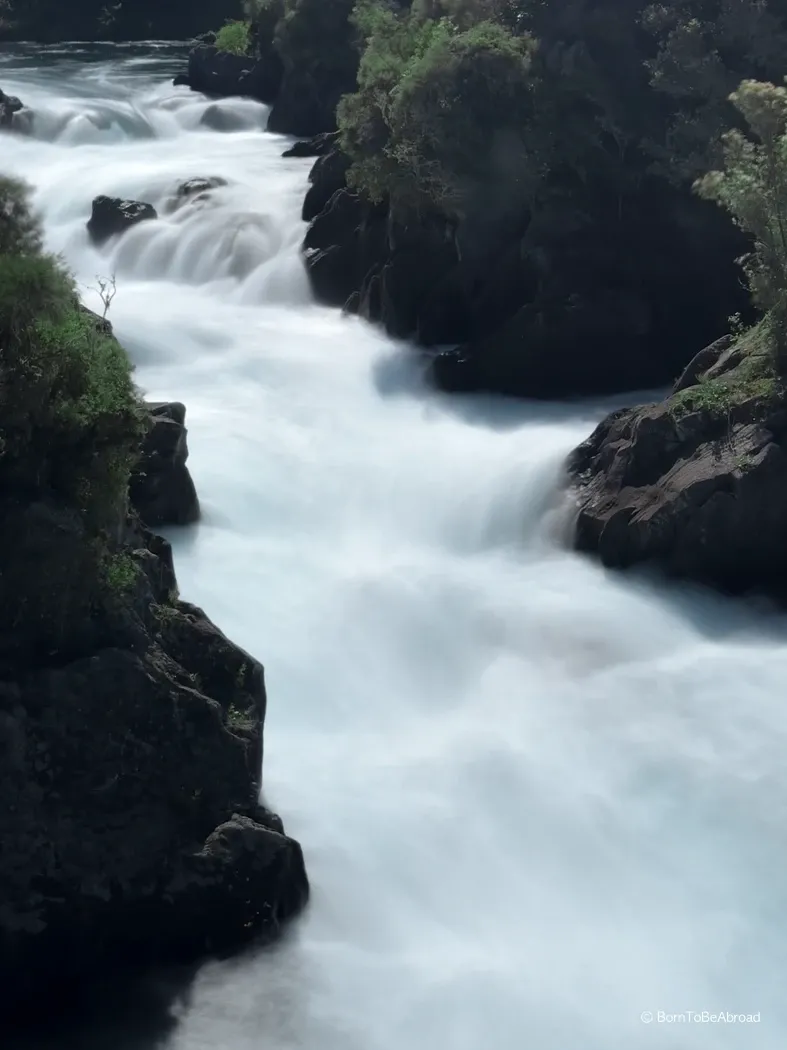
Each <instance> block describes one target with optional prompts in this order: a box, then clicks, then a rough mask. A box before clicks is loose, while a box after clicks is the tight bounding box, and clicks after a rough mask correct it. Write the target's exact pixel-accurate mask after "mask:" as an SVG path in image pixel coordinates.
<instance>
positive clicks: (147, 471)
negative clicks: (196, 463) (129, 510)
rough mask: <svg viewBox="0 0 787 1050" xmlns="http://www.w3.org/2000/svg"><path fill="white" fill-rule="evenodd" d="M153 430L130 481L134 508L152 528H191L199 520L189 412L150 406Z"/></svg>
mask: <svg viewBox="0 0 787 1050" xmlns="http://www.w3.org/2000/svg"><path fill="white" fill-rule="evenodd" d="M148 409H149V411H150V418H151V427H150V430H149V431H148V434H147V437H146V438H145V443H144V446H143V449H142V457H141V459H140V462H139V467H138V468H137V471H136V472H135V473H134V475H133V476H132V478H131V484H130V487H129V495H130V498H131V502H132V505H133V506H134V508H135V510H136V511H137V513H138V514H139V516H140V517H141V518H142V520H143V521H144V522H145V524H146V525H149V526H151V527H154V528H155V527H158V526H161V525H190V524H191V523H192V522H195V521H197V520H198V519H199V515H200V508H199V499H198V498H197V492H196V489H195V487H194V482H193V481H192V478H191V475H190V474H189V471H188V467H187V466H186V460H187V459H188V455H189V450H188V444H187V440H186V437H187V434H188V431H187V430H186V427H185V425H184V422H185V417H186V409H185V406H184V405H181V404H179V403H177V402H169V403H156V402H153V403H150V404H149V405H148Z"/></svg>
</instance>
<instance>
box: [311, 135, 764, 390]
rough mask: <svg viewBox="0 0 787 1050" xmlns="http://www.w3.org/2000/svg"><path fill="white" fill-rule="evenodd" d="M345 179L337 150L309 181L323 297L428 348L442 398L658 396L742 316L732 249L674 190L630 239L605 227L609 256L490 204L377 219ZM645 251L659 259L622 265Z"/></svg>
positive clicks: (654, 202) (723, 233) (314, 272)
mask: <svg viewBox="0 0 787 1050" xmlns="http://www.w3.org/2000/svg"><path fill="white" fill-rule="evenodd" d="M348 168H349V161H348V160H347V158H346V157H345V156H344V155H343V154H342V153H341V151H340V150H339V149H338V148H335V149H332V150H329V151H328V152H327V153H324V154H322V155H321V156H319V157H318V159H317V160H316V162H315V164H314V166H313V169H312V172H311V175H310V186H309V189H308V192H307V194H306V199H305V201H304V206H303V218H304V220H306V221H307V222H309V223H310V227H309V230H308V231H307V234H306V237H305V240H304V245H303V247H304V257H305V261H306V266H307V270H308V273H309V276H310V279H311V283H312V287H313V290H314V292H315V295H316V296H317V298H318V299H320V300H321V301H323V302H325V303H326V304H328V305H333V306H339V307H344V308H345V309H347V310H349V311H350V312H353V313H359V314H360V315H361V316H363V317H365V318H367V319H368V320H370V321H373V322H377V323H379V324H381V325H382V326H383V327H384V328H385V329H386V331H388V332H389V333H390V334H391V335H393V336H395V337H398V338H408V339H412V340H413V341H415V342H416V343H418V344H420V345H421V346H423V347H426V348H435V349H436V350H437V352H436V353H432V354H431V355H430V359H431V361H432V365H431V374H432V378H433V379H434V381H435V383H436V385H437V386H439V387H440V388H441V389H444V390H446V391H450V392H465V391H468V392H469V391H489V392H494V393H502V394H506V395H509V396H517V397H540V398H555V397H567V396H588V395H592V394H605V393H613V392H618V391H624V390H630V389H637V388H640V389H641V388H644V387H653V386H658V385H663V384H665V383H668V382H672V381H673V380H674V378H675V376H676V375H677V374H679V373H680V371H681V370H682V369H683V368H684V367H685V365H686V364H687V362H688V361H689V360H690V358H691V355H692V353H693V351H694V348H696V346H697V345H701V344H702V342H703V341H707V340H708V339H709V338H713V337H715V335H717V334H718V332H719V331H720V330H723V329H722V326H723V325H724V324H725V323H726V314H727V313H728V312H729V304H730V303H735V304H736V306H738V307H740V308H741V309H744V310H745V309H746V307H745V305H743V304H742V302H741V300H742V299H743V295H742V291H741V289H740V287H739V282H738V280H737V275H736V272H735V267H734V265H733V261H732V260H733V258H734V254H735V250H734V248H733V242H735V244H737V243H738V242H737V239H736V238H737V234H736V233H735V232H734V231H733V232H730V231H729V229H728V228H727V226H726V225H725V222H724V219H723V216H721V215H720V214H718V215H717V214H716V213H715V212H713V211H712V210H709V209H708V208H707V207H706V202H702V201H699V202H698V201H694V200H691V199H690V198H686V199H684V198H682V197H681V196H680V194H678V193H677V192H674V191H673V190H672V189H671V188H669V187H668V188H664V187H656V186H653V187H643V190H642V194H643V196H642V202H641V203H640V205H639V206H638V210H637V211H636V213H635V212H634V211H633V210H632V216H633V217H629V218H627V225H626V226H625V228H620V223H619V222H618V221H617V220H616V219H615V217H610V221H609V223H607V224H606V232H605V235H604V236H605V238H606V239H607V240H608V241H609V245H608V246H607V245H606V244H605V245H604V247H603V250H602V249H600V248H599V239H598V235H597V234H598V231H597V230H596V229H595V228H594V229H593V231H591V232H592V236H591V235H590V234H588V238H587V239H586V240H583V239H581V238H579V237H577V236H573V237H572V238H568V237H566V238H565V242H564V241H563V240H561V239H560V238H559V237H558V236H557V235H556V234H555V232H554V231H553V230H550V231H549V232H548V236H546V239H545V240H544V243H543V244H542V243H540V242H541V239H542V238H544V237H545V234H544V231H543V230H542V229H540V228H538V227H537V226H536V225H534V224H533V223H532V221H531V219H532V217H531V216H530V215H529V214H528V213H526V212H523V211H522V210H521V208H517V207H513V206H512V204H511V199H510V196H509V197H506V198H505V199H501V200H500V201H496V199H495V195H494V194H493V193H490V194H489V195H488V196H486V197H484V199H483V202H482V203H480V204H479V206H478V209H477V211H476V213H475V214H468V215H466V216H465V217H464V218H462V219H461V220H458V219H455V218H450V217H449V216H447V215H444V214H440V213H439V212H437V211H433V212H431V213H429V212H428V211H424V210H421V211H420V212H415V211H412V210H409V209H408V208H406V207H403V206H401V205H397V206H392V205H391V204H390V203H389V202H386V201H383V202H381V203H379V204H372V203H371V202H369V201H367V200H364V199H363V198H362V197H361V196H359V195H358V194H357V193H356V192H355V191H354V190H353V189H352V188H350V187H348V185H347V182H346V176H347V172H348ZM645 202H647V203H645ZM695 210H699V211H701V213H702V215H701V218H702V224H704V225H702V224H700V223H698V221H697V217H696V215H694V211H695ZM684 213H685V214H684ZM700 228H701V229H702V230H703V233H702V237H698V236H697V230H698V229H700ZM651 242H654V243H657V245H658V251H656V252H655V253H654V255H653V258H644V257H642V258H640V259H639V261H637V262H636V263H632V264H631V265H629V264H628V263H622V262H621V260H626V259H635V257H636V250H635V245H636V244H638V243H639V244H646V243H651ZM640 255H641V253H640ZM602 264H603V265H602ZM722 289H724V291H723V292H722V291H721V290H722ZM711 290H713V291H711ZM722 303H724V306H722V305H721V304H722ZM676 318H680V319H681V321H680V323H679V324H676ZM676 328H677V330H678V331H679V333H680V335H679V337H676V336H675V334H674V333H675V330H676Z"/></svg>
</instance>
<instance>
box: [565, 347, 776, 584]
mask: <svg viewBox="0 0 787 1050" xmlns="http://www.w3.org/2000/svg"><path fill="white" fill-rule="evenodd" d="M771 361H772V357H771V354H770V352H769V349H768V344H767V340H763V339H762V338H761V329H760V330H755V331H754V333H752V334H749V335H747V336H746V337H744V338H743V339H742V340H738V341H737V342H736V341H733V340H731V339H727V340H721V341H719V342H717V343H716V344H714V346H712V347H710V348H708V350H706V351H703V352H702V354H700V355H698V357H697V359H696V360H695V362H693V363H692V364H691V365H690V366H689V368H687V370H686V373H685V374H684V376H682V377H681V379H680V381H679V383H678V384H677V385H676V388H675V389H674V390H673V392H672V393H671V394H670V396H669V397H667V398H666V400H664V401H661V402H658V403H655V404H648V405H644V406H641V407H635V408H628V409H623V410H621V411H618V412H614V413H612V415H610V416H608V417H607V418H606V419H605V420H604V421H603V422H602V423H601V424H600V425H599V426H598V427H597V429H596V430H595V432H594V433H593V434H592V435H591V437H590V438H589V439H588V440H587V441H586V442H584V444H582V445H581V446H580V447H579V448H578V449H577V450H576V451H575V452H574V453H573V455H572V456H571V459H570V461H569V475H570V477H571V479H572V482H573V486H574V494H575V497H576V501H577V521H576V534H575V535H576V540H575V541H576V546H577V548H578V549H579V550H583V551H587V552H592V553H594V554H597V555H598V556H599V557H600V559H601V560H602V562H603V563H604V564H605V565H608V566H610V567H615V568H626V567H629V566H633V565H638V564H646V563H652V564H656V565H658V566H660V567H661V568H663V569H664V570H666V571H667V572H668V573H670V574H673V575H676V576H681V577H685V578H689V579H692V580H697V581H699V582H702V583H706V584H710V585H712V586H715V587H718V588H721V589H724V590H728V591H734V592H740V591H746V590H750V589H762V590H766V591H769V592H771V593H778V594H779V595H780V596H782V597H783V596H784V592H785V585H786V584H787V547H786V546H785V543H784V536H785V532H786V531H787V395H786V394H785V391H784V388H783V385H782V382H781V380H780V379H778V377H777V376H776V374H775V372H774V371H773V366H772V364H771Z"/></svg>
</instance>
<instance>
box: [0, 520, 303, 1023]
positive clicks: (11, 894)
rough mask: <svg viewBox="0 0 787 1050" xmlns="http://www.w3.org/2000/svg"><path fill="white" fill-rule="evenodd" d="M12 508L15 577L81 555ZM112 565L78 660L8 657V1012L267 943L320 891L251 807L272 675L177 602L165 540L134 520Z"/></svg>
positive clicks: (3, 953) (1, 951) (74, 639)
mask: <svg viewBox="0 0 787 1050" xmlns="http://www.w3.org/2000/svg"><path fill="white" fill-rule="evenodd" d="M6 503H7V501H6ZM3 510H4V513H3V515H2V520H3V526H2V528H0V534H2V538H3V542H4V544H5V546H4V548H3V549H4V550H6V551H7V552H9V553H8V554H7V555H6V556H4V557H3V556H0V557H2V561H3V562H7V561H8V558H9V557H13V558H15V559H17V561H16V564H17V566H18V565H19V564H21V562H20V559H23V560H24V563H25V565H27V566H28V569H27V571H28V574H29V573H30V572H36V571H41V566H42V565H43V569H44V570H45V568H46V566H47V565H48V564H49V563H53V564H54V562H57V560H58V559H60V558H68V557H69V556H70V555H71V554H72V553H73V549H74V545H73V544H71V543H70V540H69V535H70V533H69V529H72V530H73V529H76V528H77V526H76V524H75V522H74V521H73V520H71V523H70V525H69V524H68V523H67V522H66V521H65V519H62V518H61V517H60V516H59V515H58V513H57V510H56V508H46V507H44V506H40V507H38V506H28V507H24V506H21V505H20V504H19V503H18V502H16V503H15V504H14V506H13V507H12V506H6V505H5V504H4V507H3ZM6 511H7V512H8V513H6ZM19 527H24V528H25V529H26V532H25V534H24V542H20V534H19V533H18V532H14V541H13V542H11V535H10V534H9V530H10V529H17V528H19ZM36 551H37V552H38V553H39V554H40V555H41V556H42V557H43V562H41V561H39V562H38V563H36V562H32V561H31V560H30V559H31V558H33V557H34V556H35V553H36ZM119 557H121V558H122V561H121V562H119V563H118V565H117V566H116V568H115V570H113V574H112V575H110V576H109V577H108V583H107V587H106V591H105V593H104V595H103V599H102V604H101V607H100V608H95V609H94V611H93V613H92V614H91V617H90V622H86V623H84V624H82V625H79V630H78V631H77V632H76V633H75V632H74V630H73V628H74V625H73V624H70V625H69V639H70V643H71V644H70V646H69V650H68V651H66V650H61V651H60V652H58V653H50V654H46V653H41V652H39V653H37V654H36V652H35V647H33V648H32V649H30V648H29V647H27V646H26V645H24V644H21V643H23V642H24V639H21V638H20V637H19V633H18V632H17V636H16V639H15V644H14V645H13V646H11V647H6V646H3V647H2V652H0V755H2V765H3V778H2V783H0V981H2V986H3V990H4V994H3V1002H4V1004H6V1005H4V1007H3V1011H4V1014H6V1015H7V1014H8V1012H9V1011H10V1010H11V1008H12V1007H14V1008H18V1009H19V1010H22V1011H23V1010H25V1009H31V1008H32V1009H38V1008H40V1007H38V1006H35V1005H32V1006H31V1004H40V1002H41V1001H46V1002H47V1003H48V1004H49V1003H50V1000H51V997H52V996H54V997H58V996H61V997H62V996H67V995H68V994H69V990H70V989H71V988H72V987H73V986H74V985H75V984H79V983H81V982H82V981H88V980H90V978H91V975H95V974H96V973H99V972H102V971H104V970H105V969H107V968H108V969H114V968H125V967H129V966H132V967H133V966H137V965H142V964H145V965H146V964H149V963H152V962H163V961H186V960H191V959H194V958H196V957H200V956H202V955H203V954H205V953H223V952H225V951H230V950H233V949H235V948H238V947H239V946H241V945H242V944H244V943H246V942H248V941H249V940H250V939H251V938H254V937H259V936H272V935H274V934H275V933H276V932H277V931H278V929H279V927H280V924H281V923H282V922H284V921H285V920H286V919H288V918H289V917H291V916H293V915H294V914H295V913H296V912H297V911H298V910H299V909H300V908H301V906H302V905H303V903H304V901H305V900H306V897H307V893H308V884H307V879H306V874H305V871H304V865H303V858H302V855H301V850H300V847H299V846H298V844H297V843H296V842H294V841H293V840H291V839H289V838H287V837H286V836H285V835H284V834H283V830H282V825H281V821H280V820H279V818H278V817H276V816H275V815H274V814H271V813H269V812H267V811H266V810H265V809H263V808H262V807H261V806H260V805H259V804H258V791H259V784H260V769H261V763H262V728H263V721H264V717H265V704H266V697H265V685H264V675H263V669H262V667H261V666H260V664H259V663H257V661H256V660H254V659H253V658H252V657H251V656H250V655H249V654H248V653H245V652H243V651H241V650H240V649H238V648H237V647H236V646H234V645H233V644H232V643H231V642H229V641H228V640H227V639H226V638H225V637H224V635H223V634H222V633H221V632H220V631H219V630H218V628H216V627H215V626H214V625H213V624H212V623H211V622H210V621H209V620H208V619H207V617H206V616H205V614H204V613H203V612H202V611H201V610H199V609H197V608H195V607H194V606H191V605H189V604H187V603H185V602H180V601H178V600H177V596H176V594H177V592H176V585H175V575H174V571H173V566H172V558H171V551H170V548H169V545H168V544H167V543H166V541H164V540H163V539H161V538H159V537H156V536H154V535H153V534H152V533H150V532H149V531H148V530H147V529H146V528H145V527H144V526H143V525H142V524H141V523H140V522H139V520H138V519H134V518H131V519H129V520H128V523H127V524H126V525H125V526H124V529H123V536H122V543H121V545H120V547H119ZM53 560H54V561H53ZM4 568H7V566H4ZM8 575H10V576H11V577H12V576H13V573H11V574H8ZM6 582H8V583H9V584H10V583H11V582H12V581H11V580H8V581H5V580H4V581H3V584H4V585H3V587H2V589H3V591H4V592H5V591H6V590H7V587H6V586H5V583H6ZM10 597H11V596H10V594H5V598H6V600H9V599H10ZM59 598H60V596H59V595H58V593H57V591H54V592H53V594H52V597H51V601H52V602H56V601H58V600H59ZM6 612H7V613H8V614H9V615H11V614H13V608H9V607H6ZM3 618H4V619H5V618H6V617H5V616H4V617H3ZM12 618H13V616H12ZM12 640H13V639H12ZM4 1019H5V1018H4Z"/></svg>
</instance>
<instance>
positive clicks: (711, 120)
mask: <svg viewBox="0 0 787 1050" xmlns="http://www.w3.org/2000/svg"><path fill="white" fill-rule="evenodd" d="M643 24H644V26H645V27H646V28H647V29H648V30H649V32H650V33H651V34H652V35H653V37H654V38H655V39H656V41H657V43H658V50H657V53H656V55H655V57H653V58H649V59H647V61H646V65H647V68H648V70H649V72H650V74H651V84H652V86H653V87H654V88H655V89H656V91H657V92H659V93H662V94H664V95H665V96H666V97H667V98H668V99H669V101H670V103H671V106H672V114H671V116H670V118H669V122H668V126H667V128H666V131H665V133H664V135H663V138H659V139H658V140H656V139H655V138H651V139H650V140H649V142H648V147H649V149H650V151H651V153H652V154H653V156H654V157H655V158H656V161H657V164H658V165H659V171H660V173H661V174H663V175H666V176H667V177H672V178H679V179H681V178H689V179H692V178H695V177H697V176H698V175H701V174H702V173H703V172H705V171H707V170H708V168H709V167H710V166H713V165H715V164H716V163H717V162H718V161H719V159H720V155H721V135H722V133H723V131H724V130H725V128H726V127H728V126H729V124H730V122H731V119H732V112H731V107H730V104H729V96H730V93H731V92H732V91H734V89H735V88H736V87H737V86H738V84H739V83H740V82H741V81H742V80H745V79H750V78H757V79H771V78H775V77H778V76H780V75H781V74H782V73H783V71H784V63H785V56H786V55H787V27H785V24H784V21H783V16H781V17H780V13H779V5H778V3H775V2H771V3H770V4H769V3H767V2H765V0H708V2H705V3H701V2H699V0H675V2H671V3H666V2H662V3H656V4H653V5H651V6H650V7H647V8H646V9H645V11H644V13H643Z"/></svg>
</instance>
